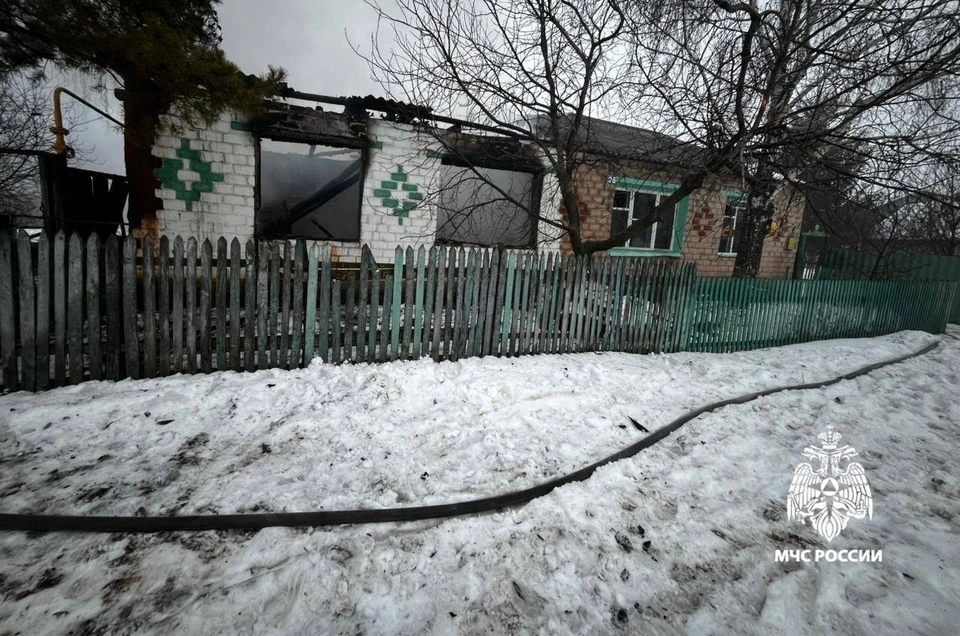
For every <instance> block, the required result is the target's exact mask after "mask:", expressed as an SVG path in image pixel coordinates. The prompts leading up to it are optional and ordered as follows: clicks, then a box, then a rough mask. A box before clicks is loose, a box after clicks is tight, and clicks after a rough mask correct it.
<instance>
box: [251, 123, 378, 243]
mask: <svg viewBox="0 0 960 636" xmlns="http://www.w3.org/2000/svg"><path fill="white" fill-rule="evenodd" d="M257 168H258V170H257V174H258V186H259V192H258V194H259V207H258V209H257V219H256V224H257V235H258V236H261V237H263V238H267V239H286V238H303V239H314V240H326V241H359V240H360V205H361V189H362V185H363V152H362V151H361V150H360V149H358V148H339V147H335V146H325V145H320V144H311V143H301V142H290V141H275V140H272V139H260V148H259V157H258V160H257Z"/></svg>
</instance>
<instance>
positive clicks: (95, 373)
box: [57, 233, 166, 384]
mask: <svg viewBox="0 0 960 636" xmlns="http://www.w3.org/2000/svg"><path fill="white" fill-rule="evenodd" d="M102 262H103V261H102V253H101V251H100V237H99V236H97V235H96V233H93V234H91V235H90V236H89V238H87V272H86V285H85V287H84V289H85V291H86V302H87V343H88V344H87V348H88V354H87V355H88V362H87V369H88V371H89V373H90V379H91V380H100V379H101V378H102V377H103V374H102V371H101V369H102V366H103V356H102V353H101V348H100V293H101V291H100V290H101V286H100V266H101V265H102ZM57 320H58V321H59V318H58V319H57ZM163 375H166V373H164V374H163ZM58 383H59V384H66V379H65V378H64V379H63V380H62V381H60V382H58Z"/></svg>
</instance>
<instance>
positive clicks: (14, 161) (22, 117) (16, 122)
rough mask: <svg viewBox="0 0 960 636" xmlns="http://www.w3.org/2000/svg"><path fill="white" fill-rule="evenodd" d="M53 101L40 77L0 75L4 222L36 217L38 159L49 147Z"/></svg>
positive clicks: (0, 199)
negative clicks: (45, 90)
mask: <svg viewBox="0 0 960 636" xmlns="http://www.w3.org/2000/svg"><path fill="white" fill-rule="evenodd" d="M49 112H50V104H49V100H48V99H47V96H46V94H45V92H44V90H43V84H42V82H40V81H39V80H36V79H32V78H30V77H28V76H25V75H21V74H3V75H0V215H2V217H3V223H4V224H12V222H13V220H14V219H16V218H22V217H25V216H34V215H35V214H34V213H35V211H36V210H37V208H38V205H39V181H38V177H39V175H38V171H37V158H36V156H34V155H33V154H31V153H35V152H39V151H43V150H49V148H50V145H51V139H50V135H49V131H48V130H47V127H48V126H49V125H50V122H51V118H50V117H48V114H49Z"/></svg>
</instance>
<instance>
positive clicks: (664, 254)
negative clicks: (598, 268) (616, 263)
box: [607, 247, 680, 258]
mask: <svg viewBox="0 0 960 636" xmlns="http://www.w3.org/2000/svg"><path fill="white" fill-rule="evenodd" d="M607 253H608V254H609V255H610V256H611V257H628V258H634V257H639V258H680V253H679V252H672V251H668V250H653V249H647V248H643V247H615V248H613V249H611V250H608V251H607Z"/></svg>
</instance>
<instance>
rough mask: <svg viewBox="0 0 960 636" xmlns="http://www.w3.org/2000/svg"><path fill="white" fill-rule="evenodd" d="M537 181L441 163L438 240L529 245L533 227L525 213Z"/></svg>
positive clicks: (531, 203) (515, 174)
mask: <svg viewBox="0 0 960 636" xmlns="http://www.w3.org/2000/svg"><path fill="white" fill-rule="evenodd" d="M537 183H538V181H537V175H536V174H534V173H533V172H521V171H515V170H504V169H494V168H485V167H478V166H472V167H468V166H458V165H450V164H447V163H444V164H443V165H442V166H441V171H440V197H439V205H438V214H437V240H438V241H439V242H441V243H454V244H461V243H467V244H471V245H503V246H506V247H533V245H534V244H535V241H536V230H537V224H536V219H535V218H534V216H532V215H531V214H530V213H529V210H530V209H532V208H533V206H534V205H535V203H534V202H535V200H536V197H535V196H534V195H535V192H534V190H535V188H536V186H537ZM517 203H522V204H523V207H521V206H520V205H517Z"/></svg>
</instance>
